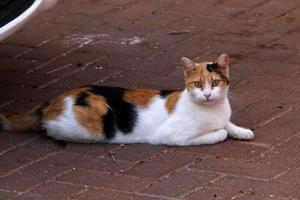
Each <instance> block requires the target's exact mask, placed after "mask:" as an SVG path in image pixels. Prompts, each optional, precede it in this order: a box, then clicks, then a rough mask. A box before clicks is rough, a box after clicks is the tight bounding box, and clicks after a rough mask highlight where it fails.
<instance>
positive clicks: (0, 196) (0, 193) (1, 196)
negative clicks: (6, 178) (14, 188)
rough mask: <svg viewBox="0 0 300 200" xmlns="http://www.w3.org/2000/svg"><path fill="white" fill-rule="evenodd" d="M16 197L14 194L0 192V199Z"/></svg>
mask: <svg viewBox="0 0 300 200" xmlns="http://www.w3.org/2000/svg"><path fill="white" fill-rule="evenodd" d="M17 196H18V194H17V193H14V192H7V191H1V192H0V198H1V199H13V198H16V197H17Z"/></svg>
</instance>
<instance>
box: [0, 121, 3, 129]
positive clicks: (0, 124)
mask: <svg viewBox="0 0 300 200" xmlns="http://www.w3.org/2000/svg"><path fill="white" fill-rule="evenodd" d="M0 131H3V124H2V122H1V121H0Z"/></svg>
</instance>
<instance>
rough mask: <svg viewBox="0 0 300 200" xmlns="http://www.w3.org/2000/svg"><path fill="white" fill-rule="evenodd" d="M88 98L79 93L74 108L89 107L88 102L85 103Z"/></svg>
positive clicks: (83, 93)
mask: <svg viewBox="0 0 300 200" xmlns="http://www.w3.org/2000/svg"><path fill="white" fill-rule="evenodd" d="M88 96H89V94H88V93H86V92H81V93H80V94H79V95H78V97H77V99H76V102H75V105H76V106H89V104H88V102H87V101H86V98H87V97H88Z"/></svg>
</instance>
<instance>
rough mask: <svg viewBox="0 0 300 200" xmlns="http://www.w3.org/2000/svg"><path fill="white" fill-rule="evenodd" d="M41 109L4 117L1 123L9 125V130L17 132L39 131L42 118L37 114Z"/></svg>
mask: <svg viewBox="0 0 300 200" xmlns="http://www.w3.org/2000/svg"><path fill="white" fill-rule="evenodd" d="M38 108H39V107H36V108H33V109H31V110H29V111H23V112H19V113H15V114H12V115H8V116H6V117H5V116H4V115H2V117H1V118H2V119H1V121H3V122H4V123H5V122H6V123H9V129H11V130H15V131H25V130H38V129H39V128H40V122H41V117H42V116H40V115H38V113H37V109H38Z"/></svg>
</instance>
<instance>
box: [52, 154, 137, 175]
mask: <svg viewBox="0 0 300 200" xmlns="http://www.w3.org/2000/svg"><path fill="white" fill-rule="evenodd" d="M47 162H49V163H50V164H51V165H55V166H65V167H68V168H70V169H71V168H72V169H76V168H80V169H87V170H89V169H90V170H97V171H101V172H111V173H114V172H119V171H124V170H126V169H127V168H130V167H131V166H133V165H134V164H135V163H134V162H126V161H119V160H118V161H114V160H113V158H111V157H107V158H103V157H101V156H96V155H83V154H77V153H65V152H64V153H58V154H56V155H53V156H51V157H48V158H47Z"/></svg>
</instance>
